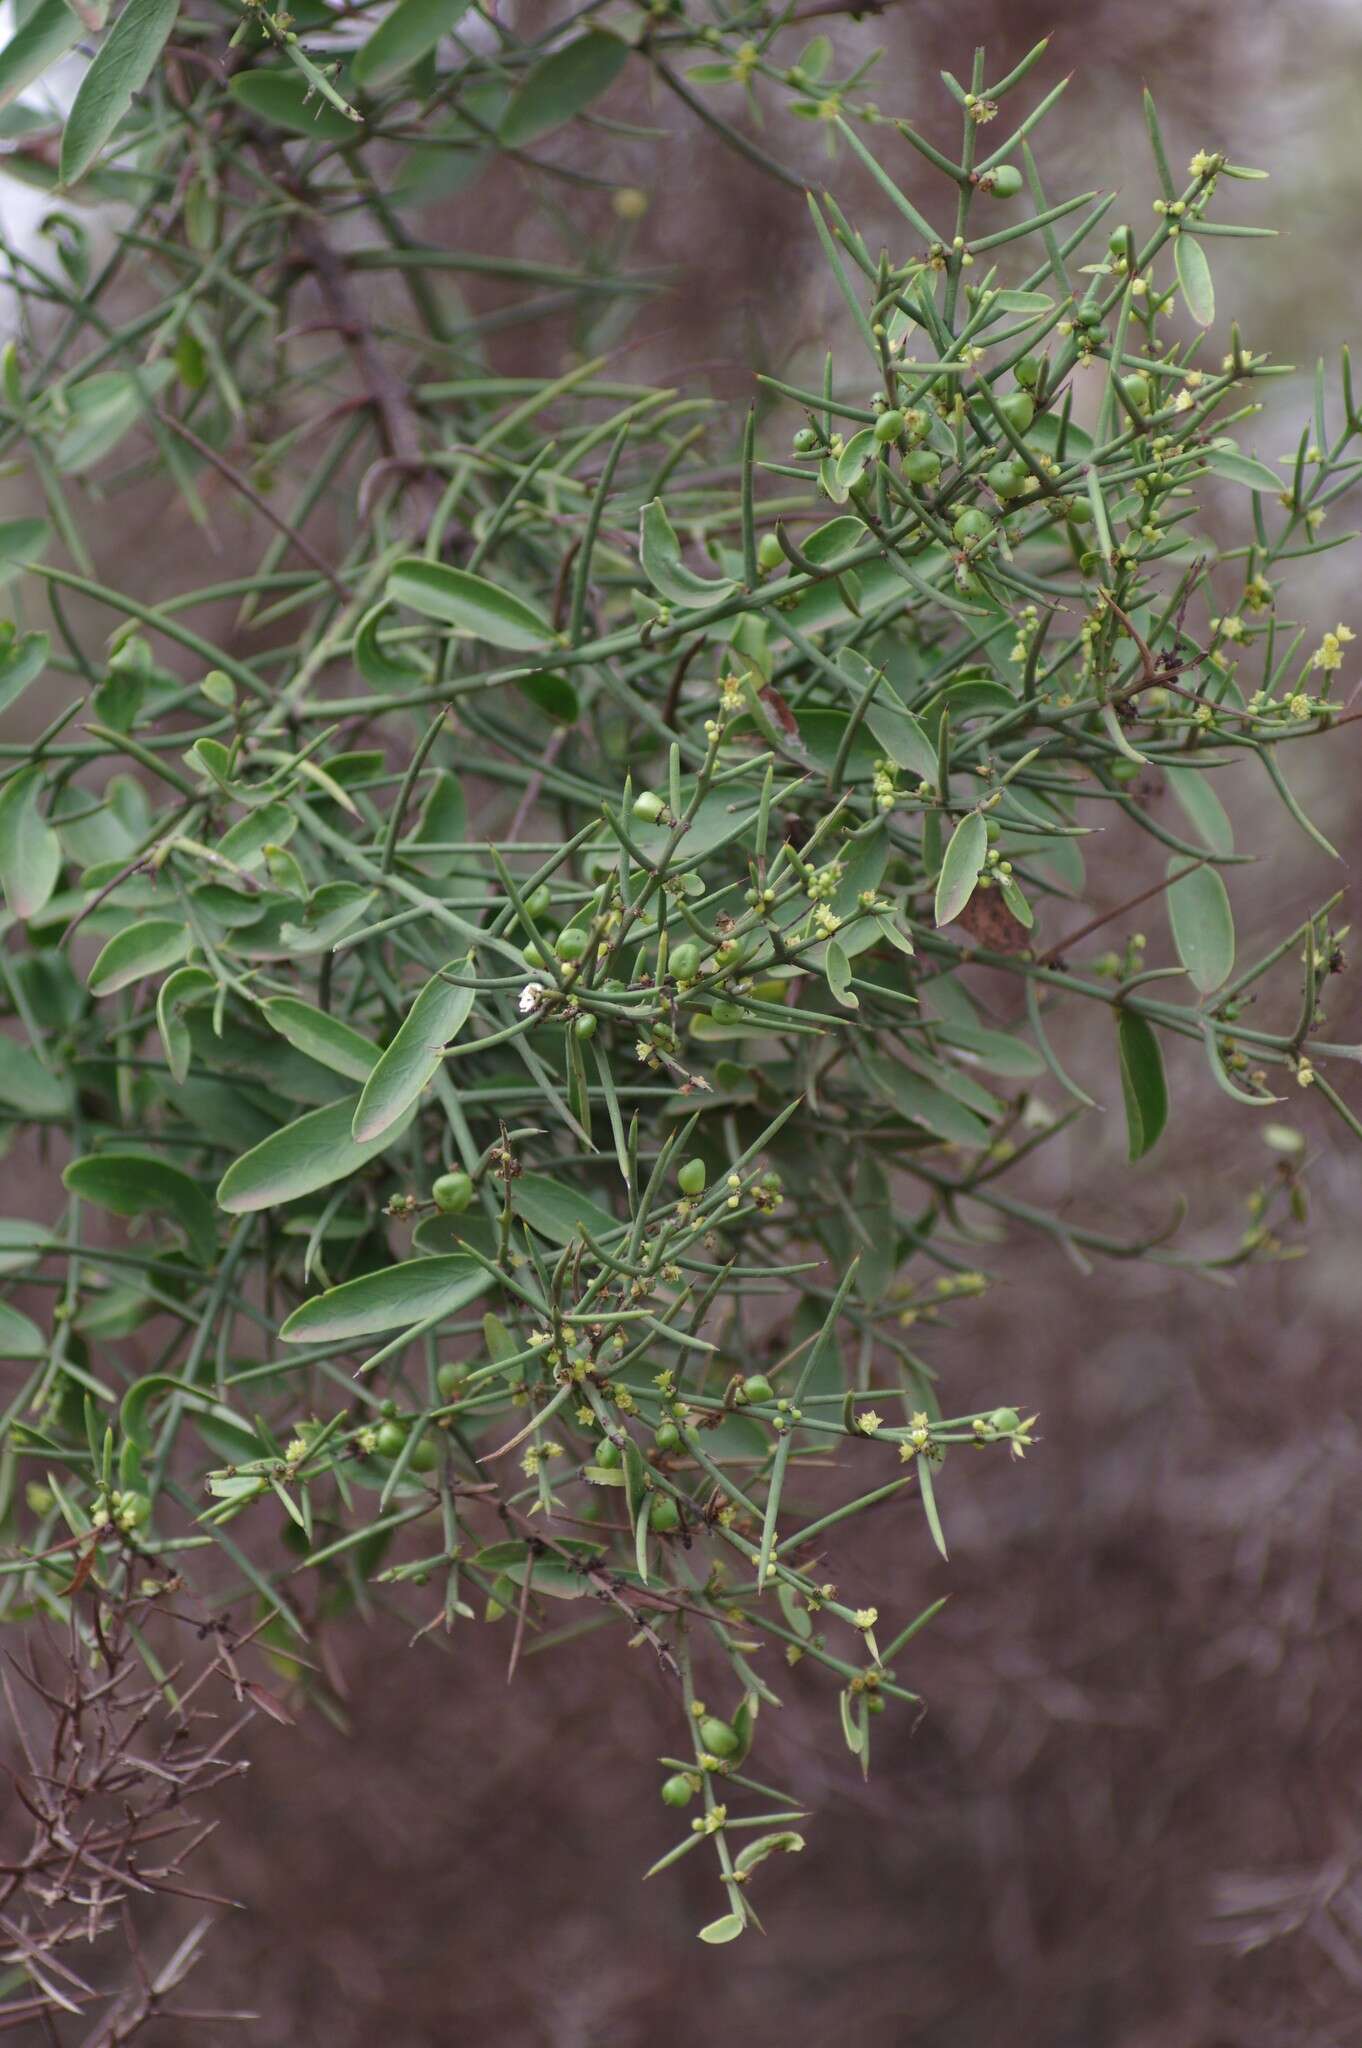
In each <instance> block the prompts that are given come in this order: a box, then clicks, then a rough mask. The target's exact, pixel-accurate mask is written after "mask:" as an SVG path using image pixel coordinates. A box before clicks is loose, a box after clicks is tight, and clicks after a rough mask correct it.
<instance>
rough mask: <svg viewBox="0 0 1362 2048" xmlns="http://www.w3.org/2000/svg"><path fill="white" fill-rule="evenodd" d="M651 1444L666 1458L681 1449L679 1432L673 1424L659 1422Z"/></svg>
mask: <svg viewBox="0 0 1362 2048" xmlns="http://www.w3.org/2000/svg"><path fill="white" fill-rule="evenodd" d="M653 1442H654V1443H655V1444H656V1445H657V1448H658V1449H659V1450H660V1451H662V1452H663V1453H664V1454H665V1455H666V1456H670V1455H671V1454H672V1452H673V1451H679V1450H680V1449H681V1448H682V1438H681V1432H680V1430H679V1429H678V1428H677V1426H676V1424H675V1423H674V1422H659V1424H658V1426H657V1428H656V1429H655V1430H654V1431H653Z"/></svg>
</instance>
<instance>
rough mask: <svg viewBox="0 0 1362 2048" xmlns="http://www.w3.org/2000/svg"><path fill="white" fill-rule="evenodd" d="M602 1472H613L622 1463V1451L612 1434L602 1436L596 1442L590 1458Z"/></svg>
mask: <svg viewBox="0 0 1362 2048" xmlns="http://www.w3.org/2000/svg"><path fill="white" fill-rule="evenodd" d="M591 1462H592V1464H593V1465H599V1466H600V1467H601V1470H602V1471H604V1472H614V1471H616V1470H617V1469H618V1468H619V1467H620V1466H621V1465H622V1464H623V1463H624V1453H623V1451H622V1450H621V1449H620V1447H619V1445H618V1444H617V1443H616V1442H615V1439H614V1438H613V1437H612V1436H603V1437H602V1438H601V1440H600V1442H599V1443H598V1444H597V1446H596V1449H595V1452H594V1453H593V1455H592V1460H591Z"/></svg>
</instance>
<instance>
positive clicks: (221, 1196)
mask: <svg viewBox="0 0 1362 2048" xmlns="http://www.w3.org/2000/svg"><path fill="white" fill-rule="evenodd" d="M358 1102H359V1097H358V1096H357V1095H343V1096H342V1097H341V1098H340V1100H339V1101H338V1102H328V1103H326V1104H325V1105H324V1106H323V1107H322V1108H321V1109H311V1110H309V1111H308V1113H307V1115H306V1116H300V1117H298V1118H297V1119H296V1120H295V1121H294V1122H293V1123H291V1124H285V1125H284V1127H283V1129H282V1130H279V1131H275V1132H274V1134H273V1135H272V1136H271V1137H268V1138H265V1139H264V1140H263V1141H262V1142H261V1143H260V1144H259V1145H254V1146H252V1148H251V1150H250V1151H249V1152H245V1153H243V1154H242V1156H241V1158H240V1159H237V1160H235V1161H234V1162H233V1163H232V1165H231V1166H229V1167H228V1169H227V1171H226V1173H224V1174H223V1176H222V1179H221V1180H220V1181H219V1182H218V1207H219V1208H220V1209H225V1210H226V1211H227V1212H228V1214H229V1215H231V1216H244V1215H246V1214H248V1213H249V1212H250V1211H251V1210H254V1209H273V1208H275V1207H277V1205H278V1204H279V1203H280V1202H294V1201H296V1200H297V1199H298V1197H299V1195H312V1194H315V1193H316V1192H317V1189H318V1188H327V1187H330V1186H331V1184H332V1183H333V1181H338V1180H344V1179H345V1178H346V1177H347V1176H348V1175H349V1174H352V1173H357V1172H358V1171H359V1169H360V1167H361V1166H365V1165H367V1164H368V1162H369V1160H371V1159H373V1158H374V1157H376V1155H377V1154H378V1153H380V1152H381V1151H382V1150H383V1149H384V1147H385V1146H387V1145H390V1144H392V1142H393V1140H394V1139H395V1138H396V1137H398V1136H399V1135H400V1132H401V1131H402V1130H404V1129H405V1128H406V1123H407V1122H408V1121H410V1119H409V1118H407V1119H404V1120H403V1121H402V1122H401V1123H399V1124H398V1125H397V1126H396V1127H392V1128H388V1129H386V1130H384V1131H383V1132H382V1133H381V1135H380V1136H379V1137H377V1138H376V1139H373V1140H372V1141H371V1142H370V1143H368V1144H364V1145H359V1144H356V1142H355V1140H354V1138H353V1137H352V1136H351V1135H350V1126H351V1124H352V1123H353V1122H354V1117H355V1109H356V1106H357V1104H358Z"/></svg>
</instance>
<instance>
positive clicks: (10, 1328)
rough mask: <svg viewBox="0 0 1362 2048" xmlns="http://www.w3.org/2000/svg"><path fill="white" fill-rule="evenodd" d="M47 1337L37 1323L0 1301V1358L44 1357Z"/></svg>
mask: <svg viewBox="0 0 1362 2048" xmlns="http://www.w3.org/2000/svg"><path fill="white" fill-rule="evenodd" d="M46 1356H47V1339H46V1337H45V1336H44V1335H43V1333H42V1331H41V1330H40V1329H39V1328H38V1325H37V1324H36V1323H35V1322H33V1321H32V1320H31V1318H30V1317H28V1316H26V1315H21V1314H20V1312H19V1310H18V1309H17V1308H11V1307H10V1305H9V1303H8V1302H7V1301H0V1358H46Z"/></svg>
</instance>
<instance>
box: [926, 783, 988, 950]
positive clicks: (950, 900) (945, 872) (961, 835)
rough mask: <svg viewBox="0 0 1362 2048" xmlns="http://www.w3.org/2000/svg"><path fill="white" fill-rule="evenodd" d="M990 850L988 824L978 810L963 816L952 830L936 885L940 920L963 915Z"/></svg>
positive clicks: (937, 913) (940, 923) (948, 920)
mask: <svg viewBox="0 0 1362 2048" xmlns="http://www.w3.org/2000/svg"><path fill="white" fill-rule="evenodd" d="M987 852H988V827H987V825H985V823H984V821H983V819H982V818H981V817H980V816H979V813H978V812H977V811H971V812H970V814H969V816H968V817H967V818H962V819H961V820H960V823H959V824H958V825H957V826H956V828H955V830H954V832H952V834H951V840H950V845H949V846H948V847H947V848H946V857H945V859H944V860H943V861H942V863H941V876H940V879H939V881H938V882H937V885H936V921H937V923H938V925H942V924H949V923H950V922H951V919H952V918H955V917H959V915H960V913H961V911H962V910H963V909H964V907H965V905H966V904H967V903H968V902H969V899H970V897H971V896H972V895H973V894H974V885H975V883H976V882H977V881H978V879H979V870H980V869H981V868H982V867H983V864H984V856H985V855H986V854H987Z"/></svg>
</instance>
